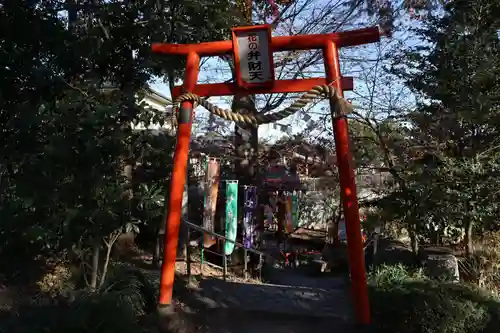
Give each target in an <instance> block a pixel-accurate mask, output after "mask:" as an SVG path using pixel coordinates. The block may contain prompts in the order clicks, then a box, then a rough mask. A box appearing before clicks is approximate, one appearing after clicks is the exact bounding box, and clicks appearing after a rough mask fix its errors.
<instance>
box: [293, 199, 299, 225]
mask: <svg viewBox="0 0 500 333" xmlns="http://www.w3.org/2000/svg"><path fill="white" fill-rule="evenodd" d="M292 224H293V228H294V229H297V228H298V227H299V196H298V193H297V192H295V191H294V192H293V194H292Z"/></svg>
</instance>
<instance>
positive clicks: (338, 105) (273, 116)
mask: <svg viewBox="0 0 500 333" xmlns="http://www.w3.org/2000/svg"><path fill="white" fill-rule="evenodd" d="M320 97H322V98H327V99H330V100H332V101H333V104H334V105H335V110H334V114H335V115H336V117H343V116H345V115H347V114H349V113H351V112H352V105H351V104H350V103H349V102H347V101H346V100H345V99H344V98H343V97H342V96H340V95H339V94H338V92H337V91H336V90H335V88H334V87H332V86H329V85H326V84H325V85H321V86H315V87H313V88H311V90H309V91H308V92H306V93H305V94H303V95H302V96H301V97H300V98H298V99H297V100H296V101H295V102H293V103H292V105H290V106H289V107H287V108H286V109H284V110H281V111H278V112H274V113H269V114H242V113H238V112H234V111H232V110H226V109H221V108H219V107H218V106H216V105H213V104H212V103H210V102H208V101H207V100H206V99H204V98H202V97H200V96H198V95H196V94H193V93H189V92H188V93H184V94H182V95H181V96H179V97H177V98H176V99H175V101H174V103H173V108H172V112H173V114H174V119H173V120H174V122H175V124H177V119H176V118H177V116H176V114H177V109H178V108H179V105H180V104H181V103H182V102H193V103H196V104H199V105H201V106H203V107H204V108H205V109H207V110H208V111H209V112H211V113H213V114H214V115H216V116H219V117H221V118H223V119H225V120H230V121H234V122H237V123H245V124H251V125H254V126H256V125H260V124H268V123H273V122H276V121H279V120H281V119H284V118H286V117H289V116H291V115H292V114H294V113H296V112H297V111H299V110H300V109H302V108H303V107H305V106H306V105H307V104H309V103H310V102H311V101H313V100H314V99H316V98H320Z"/></svg>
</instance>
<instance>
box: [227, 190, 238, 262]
mask: <svg viewBox="0 0 500 333" xmlns="http://www.w3.org/2000/svg"><path fill="white" fill-rule="evenodd" d="M237 229H238V181H237V180H226V232H225V236H226V238H227V239H229V240H231V241H233V242H234V241H236V232H237ZM225 243H226V244H225V245H224V254H225V255H230V254H231V253H233V250H234V243H232V242H225Z"/></svg>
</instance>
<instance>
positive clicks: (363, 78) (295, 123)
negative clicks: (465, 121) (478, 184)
mask: <svg viewBox="0 0 500 333" xmlns="http://www.w3.org/2000/svg"><path fill="white" fill-rule="evenodd" d="M325 1H326V0H319V1H318V3H322V2H325ZM302 24H303V22H299V23H298V24H297V25H298V26H301V25H302ZM393 38H394V39H404V38H405V36H403V35H398V34H396V35H395V36H393ZM410 42H411V41H410ZM387 45H388V43H387V39H386V40H384V41H382V42H381V43H374V44H371V45H364V46H357V47H351V48H347V49H341V53H340V56H341V69H342V73H343V75H345V76H353V77H354V78H355V81H354V87H355V88H354V89H355V90H354V92H346V93H345V97H346V98H347V99H349V100H351V101H352V102H353V104H354V105H357V104H360V105H365V106H366V103H365V100H366V99H367V98H366V96H370V95H371V94H372V92H373V91H374V89H378V85H380V84H381V83H380V82H376V83H375V85H376V86H377V87H375V86H373V85H372V83H373V82H375V81H374V75H373V73H370V72H373V71H374V68H378V69H380V64H378V63H377V61H376V59H378V55H379V54H380V53H381V52H382V53H383V52H385V51H387V49H386V48H387ZM384 49H385V51H384ZM277 56H279V55H276V54H275V58H276V57H277ZM375 66H378V67H375ZM305 76H306V77H320V76H321V77H324V72H323V65H322V64H321V63H320V64H319V65H318V66H317V67H316V68H309V69H308V73H306V74H305ZM229 79H231V72H230V70H229V66H228V65H227V64H225V63H223V62H222V61H221V60H219V59H215V58H210V59H205V61H204V62H203V65H202V67H201V68H200V76H199V79H198V83H216V82H224V81H227V80H229ZM376 81H378V80H376ZM181 82H182V81H180V82H179V84H181ZM151 87H152V88H153V89H155V90H156V91H158V92H159V93H161V94H163V95H165V96H169V97H171V94H170V90H169V88H168V85H167V84H165V83H163V82H162V80H161V78H157V79H156V82H153V83H152V84H151ZM386 88H387V87H386ZM389 89H390V88H389ZM398 89H400V87H398ZM386 90H388V89H386ZM385 94H393V93H392V92H390V91H387V92H385ZM402 95H404V97H406V98H408V97H409V96H408V95H405V94H402ZM383 99H384V98H382V99H381V100H380V101H379V103H380V104H381V105H382V104H384V103H385V102H384V101H383ZM210 101H211V102H212V103H214V104H216V105H217V106H219V107H222V108H226V109H230V102H231V98H230V97H221V98H210ZM291 101H292V99H289V101H287V102H286V103H283V105H281V106H280V107H278V109H276V110H275V111H278V110H279V109H283V108H284V107H286V106H287V105H289V104H290V103H291ZM370 103H371V104H370V105H369V106H367V107H368V109H373V108H374V107H376V105H375V104H374V103H373V101H371V102H370ZM391 103H393V101H392V100H391ZM401 103H402V104H405V103H406V104H408V103H410V104H411V99H409V100H408V101H401ZM325 107H328V104H327V103H326V101H323V102H320V103H319V104H317V105H316V106H315V107H314V108H312V109H311V110H310V113H309V115H310V116H311V117H312V119H313V120H318V119H319V117H320V115H322V114H324V113H325V111H324V108H325ZM322 108H323V110H322ZM196 116H197V117H203V118H205V117H208V112H207V111H206V110H205V109H204V108H203V107H198V108H197V109H196V111H195V117H196ZM279 123H280V124H283V125H291V128H292V132H291V133H292V134H297V133H300V132H302V131H304V129H305V128H306V125H307V124H306V122H304V121H303V120H302V117H301V116H300V115H299V114H297V115H295V116H290V117H289V118H287V119H284V120H282V121H280V122H279ZM228 126H229V128H231V130H232V129H233V128H234V124H229V123H228ZM273 127H274V126H273V125H272V124H266V125H261V126H259V137H260V138H264V139H267V140H270V141H275V140H276V139H278V138H280V137H282V136H284V135H286V133H284V132H283V131H282V130H277V129H274V128H273ZM194 131H195V133H196V128H195V129H194ZM311 134H312V135H321V133H319V132H317V133H311Z"/></svg>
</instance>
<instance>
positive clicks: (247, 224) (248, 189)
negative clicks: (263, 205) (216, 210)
mask: <svg viewBox="0 0 500 333" xmlns="http://www.w3.org/2000/svg"><path fill="white" fill-rule="evenodd" d="M244 194H245V205H244V206H243V228H244V233H243V245H245V247H246V248H252V247H253V245H254V242H255V231H256V230H255V217H256V215H255V211H256V209H257V199H258V194H257V187H255V186H245V193H244Z"/></svg>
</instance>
